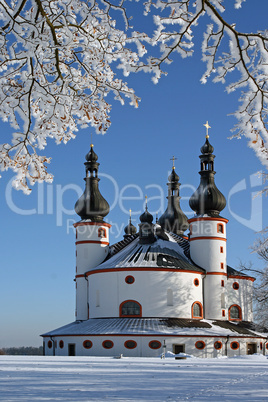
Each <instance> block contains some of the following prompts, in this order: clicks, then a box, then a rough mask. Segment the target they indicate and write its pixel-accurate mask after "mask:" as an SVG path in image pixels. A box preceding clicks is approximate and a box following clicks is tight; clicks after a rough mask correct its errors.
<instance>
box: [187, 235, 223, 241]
mask: <svg viewBox="0 0 268 402" xmlns="http://www.w3.org/2000/svg"><path fill="white" fill-rule="evenodd" d="M194 240H222V241H227V239H226V238H225V237H216V236H211V237H210V236H199V237H194V238H192V237H190V239H189V241H194Z"/></svg>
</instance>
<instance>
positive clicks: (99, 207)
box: [74, 144, 110, 222]
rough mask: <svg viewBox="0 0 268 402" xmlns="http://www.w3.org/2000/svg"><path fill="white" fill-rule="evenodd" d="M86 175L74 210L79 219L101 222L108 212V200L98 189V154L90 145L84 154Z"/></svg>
mask: <svg viewBox="0 0 268 402" xmlns="http://www.w3.org/2000/svg"><path fill="white" fill-rule="evenodd" d="M85 158H86V162H85V167H86V177H85V179H84V180H85V182H86V186H85V191H84V193H83V194H82V195H81V197H80V198H79V199H78V201H77V202H76V204H75V207H74V208H75V212H76V213H77V215H79V216H80V217H81V219H90V220H91V221H92V222H103V218H104V217H105V216H106V215H107V214H108V213H109V210H110V207H109V204H108V202H107V201H106V200H105V199H104V198H103V196H102V195H101V193H100V191H99V181H100V179H99V178H98V170H99V165H100V164H99V163H98V162H97V160H98V155H97V154H96V153H95V152H94V150H93V144H91V145H90V151H89V152H88V154H87V155H86V157H85Z"/></svg>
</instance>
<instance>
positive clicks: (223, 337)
mask: <svg viewBox="0 0 268 402" xmlns="http://www.w3.org/2000/svg"><path fill="white" fill-rule="evenodd" d="M143 318H144V317H143ZM147 318H151V317H147ZM41 336H42V337H43V338H50V336H51V335H41ZM58 336H60V337H64V336H84V337H90V338H92V337H93V336H111V337H113V336H116V337H117V336H122V337H125V336H126V337H129V336H135V337H142V336H145V337H148V336H149V337H152V334H129V333H126V334H124V333H122V334H65V335H62V334H59V335H53V337H54V338H55V337H58ZM153 336H157V338H164V339H165V338H175V337H176V338H222V339H226V336H223V335H179V334H178V335H177V334H164V335H161V334H153ZM229 338H234V339H263V340H264V341H266V336H254V335H247V336H235V335H234V336H231V335H230V336H229ZM266 347H267V349H268V343H267V345H266Z"/></svg>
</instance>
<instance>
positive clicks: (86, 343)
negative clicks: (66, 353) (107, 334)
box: [83, 339, 93, 349]
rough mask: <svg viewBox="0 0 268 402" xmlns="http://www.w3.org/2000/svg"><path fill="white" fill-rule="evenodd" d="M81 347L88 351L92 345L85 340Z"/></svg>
mask: <svg viewBox="0 0 268 402" xmlns="http://www.w3.org/2000/svg"><path fill="white" fill-rule="evenodd" d="M83 346H84V348H85V349H90V348H92V346H93V343H92V342H91V341H89V340H88V339H87V340H85V341H84V342H83Z"/></svg>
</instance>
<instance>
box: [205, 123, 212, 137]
mask: <svg viewBox="0 0 268 402" xmlns="http://www.w3.org/2000/svg"><path fill="white" fill-rule="evenodd" d="M204 126H205V127H206V129H207V134H206V138H209V135H208V129H209V128H211V127H210V125H209V124H208V121H207V122H206V124H204Z"/></svg>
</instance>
